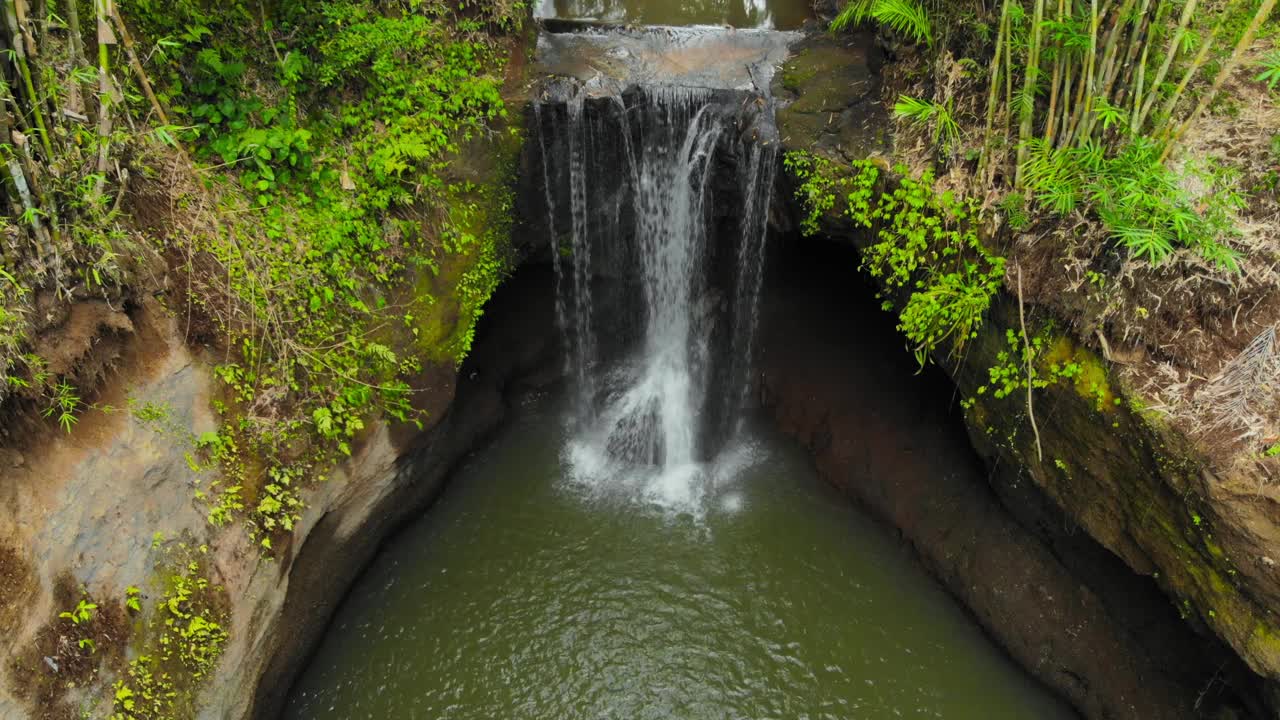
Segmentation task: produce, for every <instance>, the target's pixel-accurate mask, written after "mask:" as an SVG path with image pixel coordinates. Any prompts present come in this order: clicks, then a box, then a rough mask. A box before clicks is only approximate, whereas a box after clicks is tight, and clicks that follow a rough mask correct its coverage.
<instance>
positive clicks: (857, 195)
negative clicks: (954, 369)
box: [785, 152, 1004, 366]
mask: <svg viewBox="0 0 1280 720" xmlns="http://www.w3.org/2000/svg"><path fill="white" fill-rule="evenodd" d="M785 163H786V166H787V168H788V170H790V171H791V173H792V174H793V175H794V176H796V178H797V179H798V180H799V181H800V182H799V188H798V190H797V194H798V196H799V197H800V198H801V199H802V200H804V201H805V202H806V203H807V204H808V206H809V211H810V215H809V217H808V218H806V220H805V221H804V223H803V224H802V227H803V228H804V229H805V231H806V232H810V233H811V232H813V231H815V230H816V229H817V227H818V221H819V220H820V219H821V217H822V216H823V215H824V214H826V213H828V212H830V211H831V210H832V209H834V208H835V207H836V203H837V200H838V199H839V198H840V195H839V194H838V193H844V195H843V200H844V205H843V213H842V214H843V215H844V216H845V217H846V218H847V219H849V220H852V221H853V222H854V223H855V224H857V225H861V226H862V227H865V228H867V229H869V230H872V231H873V232H874V233H875V236H876V238H877V239H878V242H876V243H875V244H873V245H871V246H870V247H869V248H867V249H866V250H865V251H864V253H863V262H862V268H863V269H864V270H865V271H867V273H868V274H870V275H871V276H872V277H874V278H877V279H879V280H880V281H881V283H883V284H884V286H885V287H886V288H887V289H888V290H889V291H890V292H891V293H892V292H894V291H904V292H905V293H906V300H905V302H903V303H901V307H900V309H899V313H898V320H899V322H898V329H899V330H900V331H902V333H903V334H904V335H905V336H906V337H907V339H908V341H909V342H910V343H911V347H912V350H913V351H914V352H915V355H916V359H917V361H918V362H919V363H920V365H921V366H924V365H925V363H926V362H927V361H928V358H929V356H930V355H931V354H932V353H933V352H935V351H946V352H947V353H948V354H949V355H951V356H955V355H956V354H958V353H960V352H961V351H963V349H964V347H965V345H966V343H967V342H968V341H969V340H970V339H972V338H973V337H974V336H975V334H976V332H977V329H978V327H979V326H980V325H981V324H982V321H983V318H984V316H985V314H986V312H987V309H988V308H989V307H990V305H991V301H992V299H993V298H994V297H995V295H996V294H997V293H998V292H999V289H1000V287H1001V285H1002V283H1003V280H1004V258H1001V257H999V256H997V255H994V254H992V253H991V252H989V251H988V250H987V249H986V247H985V246H984V245H983V244H982V242H981V240H980V239H979V237H978V219H979V210H978V206H977V203H976V202H974V201H972V200H960V199H957V198H956V197H955V196H954V195H953V194H952V193H950V192H936V191H935V189H934V178H933V175H932V174H931V173H929V172H925V173H924V174H923V175H922V176H921V177H919V178H913V177H910V176H909V175H906V174H905V171H906V168H903V167H899V168H896V170H897V171H898V172H899V173H902V174H903V176H902V177H900V178H898V179H897V180H896V181H891V182H886V185H889V186H890V187H888V188H886V189H883V190H882V189H879V185H880V182H881V178H880V170H879V169H878V168H877V167H876V166H875V165H874V164H872V163H871V162H869V161H863V162H859V163H855V164H854V167H853V171H852V173H851V174H847V175H846V174H844V173H841V172H838V171H837V170H836V169H835V168H833V167H832V165H831V163H830V162H828V161H826V160H823V159H821V158H817V157H813V156H810V155H807V154H805V153H798V152H794V153H789V154H788V155H787V156H786V158H785ZM885 306H886V309H890V308H892V307H893V306H894V303H893V302H892V301H891V300H886V302H885Z"/></svg>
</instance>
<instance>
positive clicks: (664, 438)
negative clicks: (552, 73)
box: [535, 87, 777, 507]
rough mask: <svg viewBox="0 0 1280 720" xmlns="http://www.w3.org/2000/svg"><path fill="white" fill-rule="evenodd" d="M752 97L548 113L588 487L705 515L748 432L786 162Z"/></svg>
mask: <svg viewBox="0 0 1280 720" xmlns="http://www.w3.org/2000/svg"><path fill="white" fill-rule="evenodd" d="M742 97H743V96H742V94H733V95H732V96H731V98H732V99H731V100H730V101H726V98H725V96H724V94H716V93H713V92H710V91H705V90H698V89H690V88H680V87H653V88H646V89H645V90H643V91H633V92H632V93H629V94H627V95H626V96H625V97H624V96H612V97H609V98H602V99H598V100H597V101H592V100H590V99H588V98H587V97H586V94H585V93H584V92H582V91H581V89H579V91H578V92H575V93H574V94H573V95H572V96H571V97H569V98H568V99H566V100H565V101H564V102H562V103H559V104H557V105H558V107H557V106H556V105H548V107H547V108H538V107H535V121H536V123H537V131H538V134H539V148H540V150H541V152H542V162H543V173H544V175H543V177H544V180H545V181H546V183H545V195H546V198H547V230H548V232H549V235H550V237H551V242H552V247H551V252H552V254H553V257H554V260H553V263H554V267H555V269H556V273H557V287H558V293H559V294H560V297H558V298H557V314H558V318H559V320H560V323H561V330H562V337H563V341H564V344H565V347H566V348H567V350H568V351H569V353H568V354H569V360H568V368H569V377H570V378H571V381H572V383H573V391H574V396H575V399H576V402H575V403H574V412H573V416H574V417H573V426H574V428H573V429H574V432H573V436H574V439H573V440H572V442H571V443H570V448H569V453H568V460H569V462H570V463H571V465H572V466H573V468H572V469H573V471H574V474H575V476H577V477H579V478H580V479H583V480H584V481H587V482H593V483H597V484H605V485H617V484H618V483H620V482H622V483H623V484H626V482H627V481H636V482H639V483H641V487H642V488H643V489H644V490H645V491H646V494H647V495H648V496H649V497H650V498H651V499H657V500H659V501H662V502H664V503H666V502H670V503H672V504H675V505H679V506H681V507H687V506H689V505H690V504H697V502H698V501H699V499H700V498H701V497H702V496H703V495H704V494H705V493H706V491H707V486H708V483H712V482H713V481H714V477H713V476H714V473H712V472H710V466H711V464H713V461H714V460H715V459H716V457H717V455H718V454H720V453H721V452H722V451H723V450H724V448H725V445H726V443H727V442H729V441H730V440H731V438H732V435H733V432H734V428H736V427H737V426H738V418H739V416H740V415H741V411H742V408H743V406H744V404H745V402H746V400H747V399H748V397H749V395H750V386H751V373H750V367H751V355H752V353H753V351H754V343H753V334H754V330H755V325H756V320H757V318H756V315H757V306H758V302H759V295H760V288H761V284H762V277H763V263H764V247H765V235H766V231H767V226H768V215H769V205H770V203H771V201H772V187H773V180H774V166H775V162H776V159H777V156H776V151H775V149H774V148H773V147H768V146H764V147H762V145H761V144H760V143H759V142H756V141H753V140H748V139H745V138H744V137H743V134H742V133H740V132H739V127H738V124H739V120H741V115H740V114H739V111H740V109H741V107H743V106H745V105H746V103H745V102H744V101H743V100H742ZM726 174H728V175H731V176H732V177H729V178H727V179H728V180H731V181H732V182H728V181H726V177H725V176H726ZM717 193H719V194H717ZM557 199H559V202H557ZM563 205H567V207H564V206H563ZM717 210H719V212H717ZM565 215H567V217H568V219H569V223H568V224H569V226H570V232H569V235H568V240H569V245H570V247H569V248H568V249H567V250H566V248H565V247H563V242H562V240H561V238H560V236H558V235H557V234H556V229H557V227H562V226H563V225H562V223H560V222H558V220H560V219H562V218H563V217H564V216H565ZM726 218H729V219H726ZM712 259H715V260H716V261H715V262H712ZM713 265H714V266H713ZM598 283H607V284H609V285H610V287H611V288H612V289H611V290H604V289H600V290H598V289H597V287H596V285H597V284H598ZM601 293H604V294H601ZM597 296H598V297H597ZM632 325H634V331H633V332H628V330H629V328H631V326H632ZM617 344H620V345H622V346H623V350H621V351H620V352H616V353H612V352H611V351H609V350H608V349H607V348H609V347H610V346H612V345H617ZM620 478H626V479H627V481H624V480H620ZM633 484H634V483H633Z"/></svg>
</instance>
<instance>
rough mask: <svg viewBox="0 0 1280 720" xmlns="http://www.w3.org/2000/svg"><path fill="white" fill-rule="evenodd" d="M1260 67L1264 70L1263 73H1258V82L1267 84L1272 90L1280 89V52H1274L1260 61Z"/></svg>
mask: <svg viewBox="0 0 1280 720" xmlns="http://www.w3.org/2000/svg"><path fill="white" fill-rule="evenodd" d="M1258 67H1260V68H1262V72H1260V73H1258V78H1257V79H1258V80H1261V81H1262V82H1264V83H1266V84H1267V88H1268V89H1271V90H1275V89H1276V88H1277V87H1280V50H1273V51H1271V52H1270V53H1269V54H1267V55H1266V56H1265V57H1263V58H1262V60H1260V61H1258Z"/></svg>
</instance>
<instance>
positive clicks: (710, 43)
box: [536, 19, 802, 96]
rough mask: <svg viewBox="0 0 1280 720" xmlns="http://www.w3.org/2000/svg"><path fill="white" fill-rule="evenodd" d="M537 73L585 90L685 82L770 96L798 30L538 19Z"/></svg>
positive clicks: (611, 92) (610, 91)
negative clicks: (571, 81)
mask: <svg viewBox="0 0 1280 720" xmlns="http://www.w3.org/2000/svg"><path fill="white" fill-rule="evenodd" d="M540 23H541V25H542V29H543V32H542V33H540V34H539V37H538V49H537V60H536V62H537V66H538V67H537V73H538V74H541V75H544V76H553V77H561V78H575V79H576V80H578V81H579V82H580V83H582V85H583V87H584V88H585V89H586V90H587V92H588V94H590V95H596V96H599V95H615V94H618V93H619V92H621V91H622V90H623V89H625V88H628V87H636V86H639V87H647V86H682V87H688V88H702V89H707V90H737V91H746V92H749V93H753V94H759V95H767V94H768V88H769V83H770V81H771V80H772V78H773V73H774V69H775V68H777V67H778V66H779V65H781V64H782V63H783V61H785V60H786V59H787V55H788V48H789V47H790V46H791V45H792V44H793V43H795V42H797V41H798V40H800V39H801V37H802V34H801V33H800V32H797V31H778V30H763V29H745V30H740V29H734V28H724V27H711V26H693V27H674V26H628V25H612V24H608V23H604V22H600V21H579V20H572V21H567V20H562V19H549V20H541V21H540Z"/></svg>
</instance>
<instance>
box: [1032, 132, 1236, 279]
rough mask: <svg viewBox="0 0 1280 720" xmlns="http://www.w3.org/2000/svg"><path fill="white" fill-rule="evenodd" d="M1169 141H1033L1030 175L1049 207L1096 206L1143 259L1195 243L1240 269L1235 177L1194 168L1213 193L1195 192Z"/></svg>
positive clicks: (1218, 261)
mask: <svg viewBox="0 0 1280 720" xmlns="http://www.w3.org/2000/svg"><path fill="white" fill-rule="evenodd" d="M1161 154H1162V146H1161V145H1160V144H1159V143H1157V142H1155V141H1154V140H1151V139H1150V138H1147V137H1142V136H1139V137H1136V138H1133V139H1132V140H1131V141H1130V142H1128V143H1127V144H1125V145H1124V146H1122V147H1121V148H1120V150H1119V151H1118V152H1117V153H1115V154H1109V153H1107V151H1106V150H1104V149H1103V147H1102V146H1100V145H1097V144H1089V145H1087V146H1085V147H1082V148H1066V149H1063V148H1052V147H1050V146H1049V145H1048V144H1047V143H1045V142H1044V141H1043V140H1039V139H1037V140H1032V141H1031V142H1030V143H1029V152H1028V155H1027V160H1026V162H1025V164H1024V166H1023V178H1024V181H1025V183H1026V185H1027V189H1028V190H1029V191H1030V192H1031V193H1033V194H1034V195H1035V197H1036V199H1037V200H1038V201H1039V202H1040V203H1041V204H1042V205H1044V206H1045V207H1047V208H1049V209H1050V210H1052V211H1053V212H1056V213H1058V214H1067V213H1070V212H1072V211H1074V210H1076V209H1077V207H1080V206H1082V205H1084V204H1085V203H1088V204H1089V205H1090V206H1091V207H1093V208H1094V209H1095V210H1096V212H1097V213H1098V216H1099V217H1100V218H1101V219H1102V221H1103V223H1104V224H1105V225H1106V226H1107V228H1108V229H1109V230H1110V232H1111V236H1112V238H1114V239H1115V240H1116V241H1117V242H1119V243H1120V244H1121V245H1122V246H1123V247H1125V248H1127V249H1128V250H1129V251H1130V252H1132V253H1133V254H1134V255H1135V256H1137V257H1140V258H1143V259H1145V260H1147V261H1149V262H1151V263H1156V264H1158V263H1161V262H1164V261H1165V260H1167V259H1168V258H1169V256H1170V255H1172V254H1173V252H1174V251H1175V250H1176V249H1178V248H1189V249H1191V250H1193V251H1195V252H1196V253H1197V254H1199V255H1200V256H1201V257H1203V258H1205V259H1206V260H1208V261H1210V262H1212V263H1213V264H1215V265H1218V266H1219V267H1223V268H1227V269H1230V270H1234V271H1238V270H1239V255H1238V253H1236V252H1235V251H1234V250H1232V249H1231V248H1230V246H1229V245H1228V244H1227V241H1228V239H1229V238H1230V237H1231V236H1232V235H1234V234H1235V233H1236V230H1235V226H1234V222H1233V213H1234V212H1235V211H1237V210H1238V209H1239V208H1241V207H1242V206H1243V202H1244V201H1243V198H1241V196H1240V194H1239V192H1238V190H1237V189H1236V178H1235V176H1234V175H1233V174H1232V173H1231V172H1229V171H1227V170H1225V169H1223V168H1220V167H1215V166H1212V165H1210V166H1208V167H1203V168H1197V167H1188V168H1187V169H1186V170H1185V172H1187V173H1190V174H1193V175H1194V176H1195V177H1196V178H1197V179H1198V180H1199V181H1200V183H1199V184H1201V185H1203V186H1204V187H1205V190H1204V191H1203V192H1201V193H1199V194H1198V195H1193V194H1192V193H1191V192H1190V191H1188V190H1187V189H1185V187H1186V184H1185V183H1184V182H1183V177H1182V176H1180V175H1179V174H1178V173H1177V172H1175V171H1173V170H1171V169H1169V167H1168V166H1166V165H1165V164H1164V163H1163V162H1162V160H1161Z"/></svg>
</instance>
